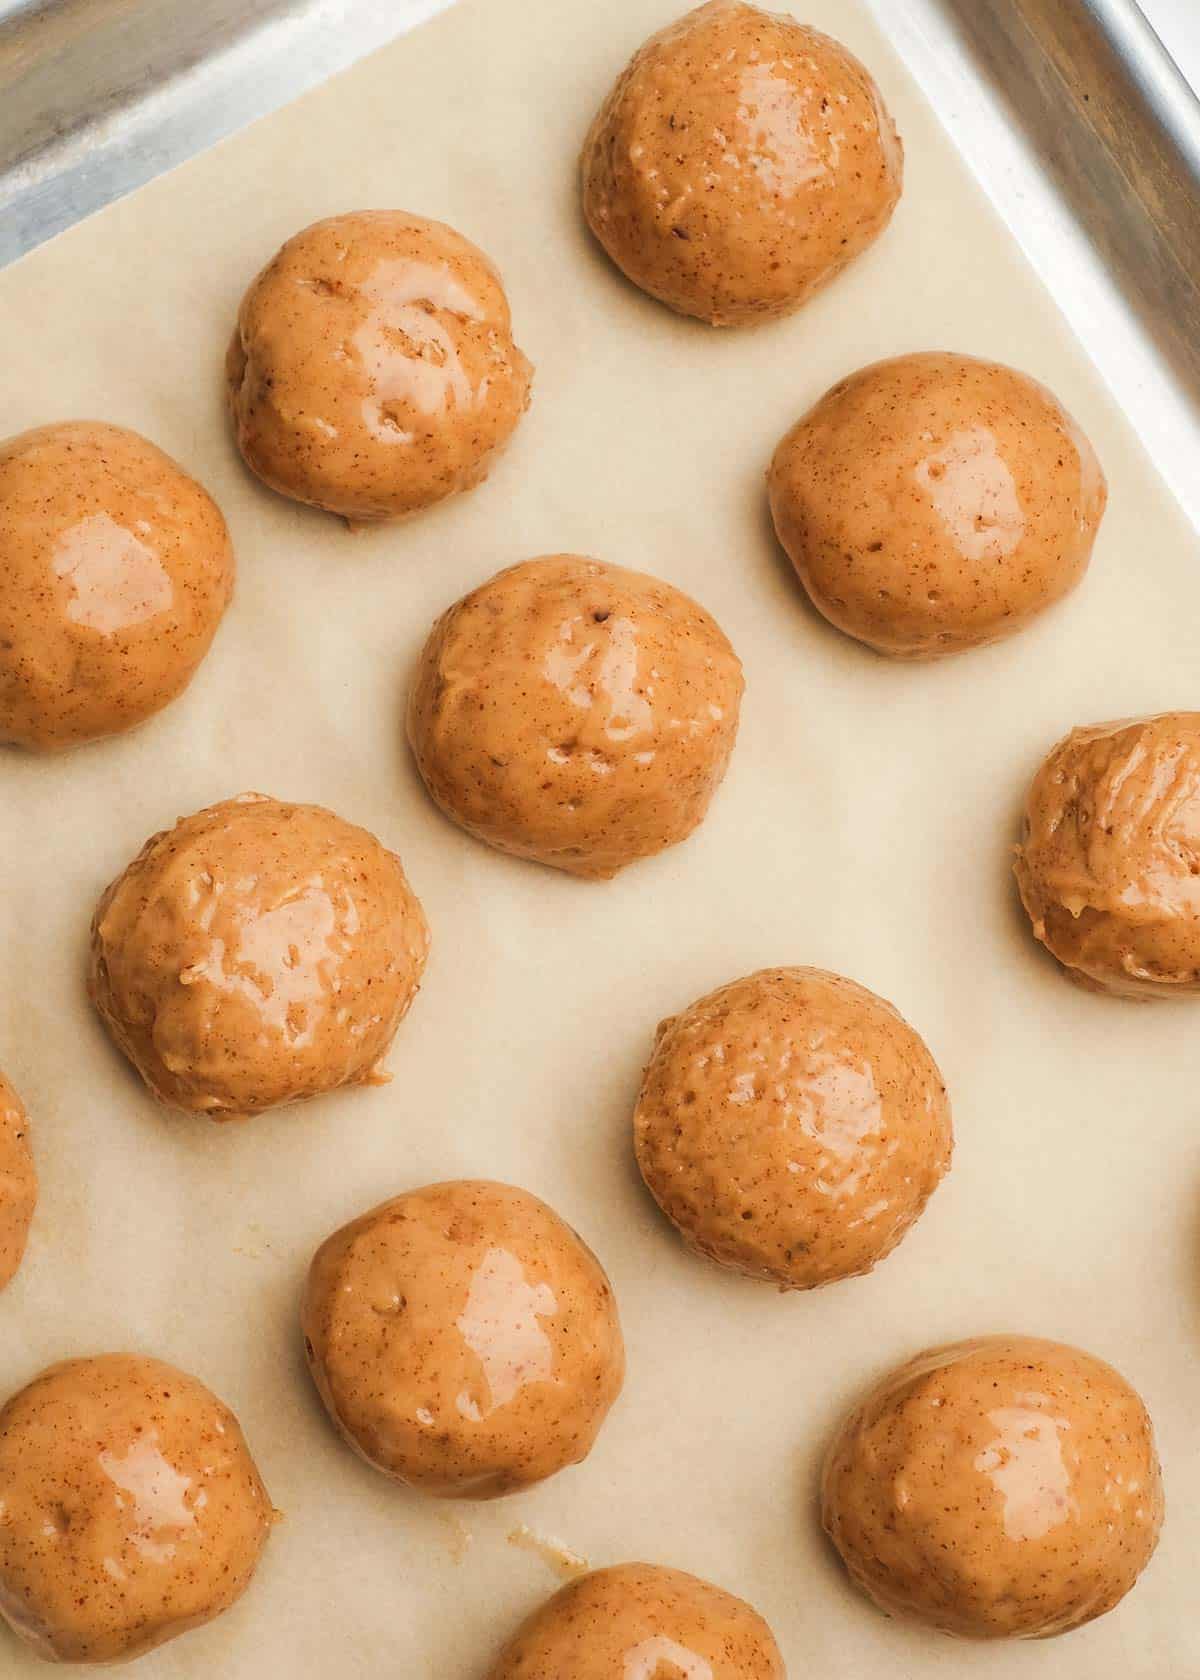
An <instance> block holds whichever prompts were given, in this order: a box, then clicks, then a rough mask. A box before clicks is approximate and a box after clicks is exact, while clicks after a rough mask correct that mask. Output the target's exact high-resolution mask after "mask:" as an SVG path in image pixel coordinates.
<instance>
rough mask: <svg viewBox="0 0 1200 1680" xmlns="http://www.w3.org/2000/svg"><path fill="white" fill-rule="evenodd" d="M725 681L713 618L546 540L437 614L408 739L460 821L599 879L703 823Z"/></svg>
mask: <svg viewBox="0 0 1200 1680" xmlns="http://www.w3.org/2000/svg"><path fill="white" fill-rule="evenodd" d="M742 688H743V681H742V667H741V663H740V661H739V660H738V657H737V655H736V654H735V653H734V651H733V649H732V648H731V647H730V645H729V642H728V640H727V639H726V637H725V635H724V634H723V633H722V631H721V629H720V627H719V626H718V625H717V624H716V622H715V621H714V620H713V619H712V618H711V617H710V616H709V614H708V613H706V612H705V611H704V609H703V608H702V607H700V606H698V605H697V604H696V602H695V601H693V600H691V599H690V598H689V597H688V596H686V595H684V594H683V593H682V592H681V591H680V590H678V589H675V588H673V587H672V585H671V584H669V583H664V582H662V581H661V579H659V578H653V577H647V576H646V575H645V574H644V573H642V572H630V571H626V570H625V568H624V567H621V566H609V565H605V564H603V563H602V562H600V561H599V560H589V559H586V558H584V557H583V556H581V555H577V554H553V555H547V556H545V557H543V558H541V559H538V560H526V561H524V562H523V563H522V564H521V565H518V566H511V567H509V568H508V570H507V571H503V572H499V573H498V574H497V575H496V576H495V577H494V578H492V579H490V580H489V582H487V583H485V584H482V585H481V586H480V588H478V589H476V590H473V591H472V592H471V594H470V595H467V596H464V598H463V599H462V600H461V601H459V602H457V603H456V604H455V605H454V606H453V607H451V608H450V610H449V611H448V612H446V613H443V615H442V617H441V618H440V619H439V620H438V622H437V623H436V624H435V625H434V628H433V631H432V634H431V635H430V637H429V640H428V641H427V642H426V644H425V648H424V651H423V653H422V655H421V659H420V663H419V665H418V669H417V675H416V680H415V682H414V684H413V689H412V693H411V696H410V699H409V709H408V736H409V740H410V742H411V743H412V748H413V752H414V754H415V756H416V761H417V768H418V769H419V770H420V772H421V776H422V778H423V780H424V782H425V785H426V787H427V788H428V789H429V792H430V794H431V795H432V797H433V799H434V800H435V802H436V803H437V804H438V805H439V806H440V807H441V809H442V810H443V811H444V812H445V813H446V815H447V816H448V817H450V818H451V819H452V820H453V821H454V822H456V823H458V824H459V825H460V826H461V827H462V828H465V829H466V830H467V832H468V833H469V834H473V835H475V836H476V837H477V838H478V839H480V840H485V841H486V842H487V843H488V844H489V845H491V846H496V847H498V848H499V850H501V851H504V852H514V853H515V854H516V855H517V856H518V857H526V858H533V859H535V860H536V861H537V862H539V863H548V864H552V865H553V866H554V867H555V868H557V869H565V870H568V871H569V872H571V873H572V874H576V875H586V876H593V877H604V876H609V875H614V874H616V872H617V870H619V869H623V868H624V867H625V866H626V865H627V864H630V863H634V862H636V861H637V860H638V859H639V858H645V857H650V856H652V855H653V854H654V853H655V852H660V851H662V850H663V849H664V847H667V846H673V845H675V844H677V843H678V842H679V841H680V840H684V839H686V838H687V836H688V835H689V834H690V833H691V832H692V830H693V829H694V828H696V827H697V826H698V824H699V823H700V822H701V821H702V820H703V818H704V814H705V812H706V811H707V810H708V806H709V802H710V800H711V799H712V796H713V794H714V793H715V792H716V789H717V787H718V786H719V785H720V782H721V779H722V777H723V776H724V774H725V769H726V766H727V765H728V762H729V755H730V753H731V752H732V750H733V743H734V740H735V738H736V735H737V726H738V712H739V708H740V705H741V698H742Z"/></svg>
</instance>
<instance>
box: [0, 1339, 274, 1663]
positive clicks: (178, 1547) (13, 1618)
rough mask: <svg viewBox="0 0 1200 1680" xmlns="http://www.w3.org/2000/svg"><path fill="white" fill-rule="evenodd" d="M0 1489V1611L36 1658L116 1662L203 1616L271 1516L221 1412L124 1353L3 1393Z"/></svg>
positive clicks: (230, 1592) (241, 1586) (233, 1592)
mask: <svg viewBox="0 0 1200 1680" xmlns="http://www.w3.org/2000/svg"><path fill="white" fill-rule="evenodd" d="M0 1488H3V1490H4V1497H3V1520H0V1615H2V1616H3V1617H4V1619H5V1620H6V1621H7V1622H8V1624H9V1625H10V1627H11V1628H12V1629H13V1631H14V1632H15V1633H17V1634H19V1635H20V1637H21V1638H22V1639H25V1640H27V1641H28V1642H29V1644H30V1645H31V1646H32V1647H33V1649H34V1650H35V1651H36V1652H37V1654H38V1655H39V1656H41V1657H45V1658H48V1659H49V1660H50V1661H51V1662H63V1663H116V1662H124V1661H127V1660H128V1659H129V1658H132V1657H140V1656H142V1655H143V1654H144V1653H145V1652H147V1651H151V1650H153V1649H154V1647H155V1646H156V1645H162V1644H164V1643H165V1642H166V1641H167V1640H168V1639H174V1638H176V1636H177V1635H179V1634H181V1633H187V1632H188V1630H189V1629H191V1628H195V1627H199V1626H201V1624H202V1623H204V1622H209V1621H211V1620H212V1619H213V1617H214V1616H219V1615H220V1614H221V1612H222V1611H224V1610H228V1609H229V1607H230V1605H231V1604H233V1603H234V1602H235V1601H236V1600H237V1599H239V1598H240V1597H241V1595H242V1594H243V1593H244V1592H245V1590H246V1588H247V1587H248V1586H249V1584H250V1580H251V1577H252V1576H253V1574H254V1571H255V1569H256V1567H257V1565H258V1560H259V1555H260V1553H261V1552H262V1549H263V1546H264V1545H265V1544H266V1540H267V1535H268V1534H269V1533H270V1529H271V1524H272V1522H273V1521H274V1520H275V1516H276V1513H275V1511H274V1510H273V1509H272V1506H271V1501H270V1499H269V1497H268V1495H267V1490H266V1488H265V1487H264V1486H263V1484H262V1478H261V1477H260V1476H259V1473H258V1470H257V1468H256V1466H255V1463H254V1460H253V1459H252V1458H251V1456H250V1450H249V1448H248V1447H247V1445H246V1441H245V1437H244V1436H243V1434H242V1431H241V1429H240V1427H239V1425H238V1421H237V1419H236V1418H235V1417H234V1415H233V1413H232V1412H231V1411H230V1410H229V1408H228V1407H227V1406H223V1405H222V1404H221V1402H220V1401H219V1400H218V1399H217V1397H216V1396H215V1395H214V1394H211V1393H210V1392H209V1390H208V1389H207V1388H205V1387H204V1385H203V1384H202V1383H199V1382H197V1381H196V1379H195V1378H194V1377H189V1376H185V1375H184V1373H183V1372H182V1371H177V1370H175V1369H174V1368H173V1367H172V1366H170V1365H164V1364H163V1363H162V1361H161V1360H158V1359H145V1358H142V1357H141V1356H139V1355H137V1354H124V1353H111V1354H104V1355H102V1356H101V1357H99V1358H94V1359H69V1360H67V1361H65V1362H64V1363H63V1364H61V1365H52V1366H51V1367H50V1369H49V1370H48V1371H43V1372H42V1374H41V1376H39V1377H37V1378H35V1379H34V1381H33V1382H31V1383H30V1384H29V1386H28V1387H27V1388H23V1389H22V1390H21V1391H20V1393H19V1394H15V1395H13V1397H12V1399H11V1400H10V1401H9V1402H8V1404H7V1405H6V1406H5V1407H4V1409H3V1410H2V1411H0Z"/></svg>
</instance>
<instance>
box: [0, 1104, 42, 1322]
mask: <svg viewBox="0 0 1200 1680" xmlns="http://www.w3.org/2000/svg"><path fill="white" fill-rule="evenodd" d="M37 1199H38V1180H37V1170H36V1168H35V1167H34V1164H33V1151H32V1149H31V1148H30V1144H29V1117H28V1116H27V1115H26V1113H25V1106H24V1104H23V1103H22V1101H21V1099H20V1097H19V1096H18V1095H17V1093H16V1092H15V1091H14V1090H13V1088H12V1086H11V1085H10V1084H9V1083H8V1080H7V1079H5V1077H4V1075H3V1074H2V1073H0V1289H3V1288H4V1287H5V1285H6V1284H9V1283H11V1282H12V1280H13V1278H14V1277H15V1276H16V1272H17V1267H18V1266H19V1265H20V1264H21V1259H22V1257H23V1255H24V1253H25V1244H26V1242H27V1240H28V1238H29V1227H30V1226H31V1225H32V1224H33V1215H34V1211H35V1209H36V1208H37Z"/></svg>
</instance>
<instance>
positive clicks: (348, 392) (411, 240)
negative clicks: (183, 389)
mask: <svg viewBox="0 0 1200 1680" xmlns="http://www.w3.org/2000/svg"><path fill="white" fill-rule="evenodd" d="M532 378H533V368H532V366H531V365H530V363H529V362H528V361H527V360H526V358H525V357H524V356H523V355H522V354H521V352H520V350H518V348H517V346H516V345H515V344H514V342H513V337H512V323H511V320H510V317H509V310H508V299H507V297H506V296H505V293H504V286H503V284H502V283H501V279H500V276H499V274H498V273H497V271H496V269H495V268H494V266H493V265H492V263H491V262H490V261H489V259H488V258H487V257H486V256H484V254H483V252H482V251H481V250H479V249H478V247H477V246H475V245H472V244H471V242H470V240H469V239H464V238H463V236H462V234H461V233H456V232H455V231H454V229H453V228H450V227H446V226H445V225H444V224H443V223H442V222H431V221H429V220H427V219H426V218H425V217H423V216H411V215H408V214H406V213H405V212H404V211H402V210H361V211H357V212H355V213H354V214H351V215H346V216H331V217H330V218H329V219H328V220H327V221H323V222H315V223H314V224H313V225H312V227H308V228H305V229H304V230H303V232H301V233H298V234H296V235H295V236H294V238H292V239H289V240H288V242H287V244H286V245H284V246H283V248H282V250H280V251H279V252H278V254H277V255H276V256H275V257H274V258H273V259H272V260H271V261H270V262H269V263H268V264H267V266H266V268H264V269H263V271H262V273H261V274H260V275H259V276H258V278H257V279H256V280H254V281H253V283H252V284H251V286H250V289H249V291H248V292H247V293H246V295H245V297H244V298H243V300H242V306H241V309H240V310H239V311H238V320H237V327H236V328H235V330H234V335H233V340H232V342H231V344H230V346H229V354H228V356H227V357H226V379H227V383H228V389H229V407H230V411H231V413H232V416H233V423H234V427H235V429H236V433H237V443H238V448H239V449H240V450H241V452H242V455H243V457H244V458H245V461H246V465H247V466H248V467H249V468H250V469H251V471H252V472H255V473H257V474H258V476H259V478H261V479H262V481H263V483H264V484H268V485H270V487H271V489H272V490H278V491H279V493H280V494H281V495H283V496H290V497H292V498H293V500H295V501H298V502H308V503H310V504H311V505H312V506H313V507H318V508H324V509H326V510H327V511H328V512H329V513H337V514H341V515H342V516H343V517H344V518H345V519H347V520H349V521H350V522H351V523H352V524H366V523H368V522H370V521H374V520H380V519H394V518H397V517H398V516H400V515H402V514H408V513H415V512H417V511H418V510H419V509H421V508H427V507H432V505H433V504H434V503H435V502H440V501H442V500H443V499H444V498H445V497H446V496H452V495H454V494H455V493H456V492H457V491H459V490H470V489H471V488H472V487H473V486H474V485H476V484H479V483H480V482H481V481H482V480H483V479H484V478H486V477H487V475H488V472H489V471H490V470H491V467H492V464H493V462H494V461H495V460H496V458H497V456H498V455H499V454H500V452H501V450H502V449H503V448H504V446H505V445H506V444H507V442H508V440H509V438H510V437H511V435H512V433H513V431H514V430H515V429H516V425H517V422H518V421H519V420H520V418H521V416H522V414H523V413H524V412H525V410H526V408H528V406H529V388H530V382H531V380H532Z"/></svg>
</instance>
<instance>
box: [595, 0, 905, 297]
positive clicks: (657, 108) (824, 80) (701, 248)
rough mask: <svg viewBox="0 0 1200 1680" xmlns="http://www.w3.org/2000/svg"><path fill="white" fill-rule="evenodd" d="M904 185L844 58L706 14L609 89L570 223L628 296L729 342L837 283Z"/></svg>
mask: <svg viewBox="0 0 1200 1680" xmlns="http://www.w3.org/2000/svg"><path fill="white" fill-rule="evenodd" d="M903 173H904V152H903V148H902V146H901V144H900V139H899V136H898V135H897V133H896V127H895V124H894V123H893V122H892V119H891V117H890V116H889V115H888V112H887V110H886V108H885V107H884V103H883V100H882V99H881V97H880V94H879V89H878V88H877V87H876V86H875V83H874V82H873V81H872V79H871V77H870V75H869V74H868V73H867V71H866V70H865V69H864V68H863V66H862V65H861V64H860V63H859V62H858V60H857V59H856V58H855V57H854V56H853V55H852V54H851V53H849V52H847V50H846V48H845V47H843V46H841V45H840V44H839V43H838V42H837V41H834V40H831V39H830V38H829V36H828V35H822V34H820V33H819V31H817V30H815V29H810V28H808V26H807V25H805V24H802V23H797V22H796V21H795V19H793V18H791V17H787V16H783V15H780V14H777V13H773V12H763V11H760V10H759V9H758V8H757V7H756V6H747V5H742V4H739V3H736V0H713V3H712V4H710V5H706V6H700V7H699V8H698V9H697V10H695V11H692V12H688V13H687V14H686V15H685V16H684V17H682V18H680V19H678V21H677V22H675V23H672V24H669V25H668V26H667V28H665V29H663V30H660V31H659V33H658V34H657V35H652V36H651V37H650V39H649V40H648V41H647V42H646V43H645V45H644V46H643V47H641V48H640V50H639V51H638V52H636V53H635V54H634V56H633V58H632V60H631V61H630V63H629V64H628V65H627V66H626V68H625V70H624V71H623V72H622V74H621V75H620V77H619V78H618V79H617V82H616V85H615V86H614V88H613V89H612V92H611V93H610V94H609V96H608V98H607V99H606V100H605V102H604V104H603V105H602V106H601V107H600V110H599V112H598V113H597V116H596V119H595V121H594V122H593V124H592V127H591V131H590V132H589V134H588V137H587V141H586V143H585V145H584V148H583V159H582V176H583V183H582V184H583V211H584V215H585V217H586V218H587V222H588V226H589V227H590V228H591V230H592V232H593V234H594V235H595V236H596V238H597V240H598V241H599V242H600V244H601V245H602V246H603V247H604V249H605V251H606V252H607V253H608V255H609V256H610V257H611V259H612V261H613V262H614V263H615V264H616V266H617V267H618V268H619V269H620V270H621V271H622V272H623V273H624V274H626V275H627V276H628V278H629V279H630V280H632V281H633V283H634V284H635V285H636V286H640V287H641V288H642V290H643V291H645V292H649V294H650V296H651V297H655V298H658V299H660V301H661V302H663V303H665V304H668V305H669V306H670V308H672V309H675V310H678V311H679V313H680V314H682V315H693V316H697V317H698V318H699V319H700V320H702V321H708V322H711V323H712V324H713V325H714V326H736V325H739V324H741V323H745V322H753V321H761V320H768V319H771V318H772V317H775V316H780V315H786V314H787V313H788V312H789V311H791V310H793V309H796V308H798V307H799V306H800V305H801V304H802V303H804V302H805V300H806V299H807V298H809V297H811V296H812V294H813V293H814V292H815V291H817V290H818V289H819V288H820V287H821V286H824V285H825V284H826V283H827V282H828V281H830V280H832V279H833V278H834V276H835V275H837V274H840V273H841V271H842V269H844V268H845V267H846V265H847V264H848V263H850V262H852V261H853V259H854V258H855V257H857V256H858V255H859V254H860V253H861V252H863V251H865V250H866V248H867V247H868V246H869V245H870V244H871V243H872V242H873V241H874V240H875V239H876V238H877V237H878V236H879V234H880V233H882V231H883V229H884V228H885V227H886V226H887V224H888V222H889V221H890V220H891V216H892V211H893V210H894V209H895V208H896V203H897V200H898V199H899V197H900V188H901V183H902V179H903Z"/></svg>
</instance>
